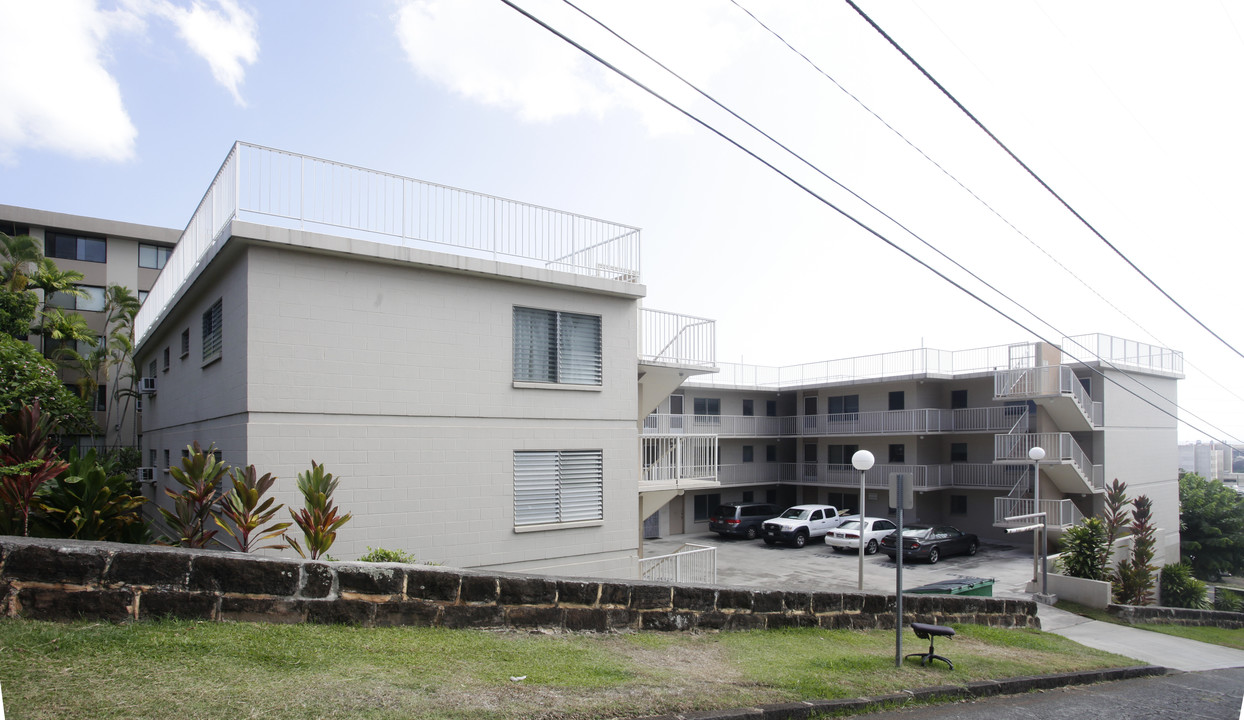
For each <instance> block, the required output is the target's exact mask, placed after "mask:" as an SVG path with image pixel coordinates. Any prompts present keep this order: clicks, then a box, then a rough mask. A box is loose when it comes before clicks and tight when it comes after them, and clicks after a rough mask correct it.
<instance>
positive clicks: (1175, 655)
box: [1037, 604, 1244, 672]
mask: <svg viewBox="0 0 1244 720" xmlns="http://www.w3.org/2000/svg"><path fill="white" fill-rule="evenodd" d="M1037 617H1038V618H1039V619H1040V620H1041V629H1042V630H1044V631H1046V632H1051V633H1054V634H1055V635H1062V636H1063V637H1065V638H1067V639H1069V640H1074V641H1076V642H1078V643H1080V644H1081V645H1086V646H1088V647H1091V648H1096V649H1098V650H1105V651H1107V652H1112V653H1118V654H1119V655H1124V656H1126V657H1130V658H1136V659H1137V660H1140V661H1142V662H1146V663H1149V664H1150V665H1161V666H1163V667H1167V668H1171V669H1173V670H1184V671H1186V672H1193V671H1197V670H1216V669H1220V668H1235V667H1244V650H1235V649H1233V648H1227V647H1222V646H1221V645H1210V644H1209V643H1203V642H1197V641H1196V640H1188V639H1186V638H1181V637H1175V636H1174V635H1167V634H1165V633H1159V632H1153V631H1151V630H1141V629H1139V628H1133V627H1127V626H1126V625H1114V624H1112V623H1106V622H1101V621H1098V620H1089V619H1088V618H1084V617H1081V616H1079V615H1075V614H1073V613H1069V612H1066V611H1064V610H1059V609H1058V608H1053V607H1050V606H1048V605H1040V604H1039V605H1037Z"/></svg>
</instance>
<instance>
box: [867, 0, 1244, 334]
mask: <svg viewBox="0 0 1244 720" xmlns="http://www.w3.org/2000/svg"><path fill="white" fill-rule="evenodd" d="M846 3H847V4H848V5H850V6H851V7H852V8H854V9H855V12H857V13H859V15H860V17H862V18H864V20H865V21H867V22H868V24H869V25H871V26H872V27H873V29H874V30H876V31H877V32H878V33H880V34H881V37H883V38H885V39H886V40H887V41H888V42H889V43H890V45H892V46H893V47H894V49H895V50H898V51H899V53H901V54H902V56H903V57H905V58H907V61H908V62H910V63H911V64H912V65H913V66H915V68H916V69H917V70H919V71H920V73H921V74H922V75H924V76H925V78H927V79H928V80H929V82H931V83H933V85H934V86H935V87H936V88H937V89H938V90H941V91H942V94H943V95H945V96H946V97H947V98H949V99H950V101H951V102H952V103H954V104H955V107H958V108H959V110H961V111H962V112H963V114H964V115H967V116H968V118H969V119H970V120H971V121H972V122H973V123H975V124H976V126H977V127H979V128H980V129H981V130H982V131H983V132H984V133H985V134H986V135H988V136H989V137H990V139H991V140H993V141H994V143H996V144H997V145H998V147H1000V148H1002V150H1003V151H1004V152H1005V153H1006V154H1007V155H1010V156H1011V159H1012V160H1014V161H1015V162H1016V163H1018V164H1019V166H1020V167H1022V168H1023V169H1024V170H1025V171H1026V172H1027V173H1028V174H1029V175H1031V176H1032V178H1033V179H1034V180H1036V181H1037V183H1038V184H1040V185H1041V187H1043V188H1045V189H1046V191H1047V192H1049V194H1050V195H1052V196H1053V197H1054V199H1056V200H1058V202H1059V203H1061V204H1062V206H1063V207H1065V208H1067V211H1068V212H1070V213H1071V214H1072V215H1074V216H1075V218H1076V219H1077V220H1079V221H1080V222H1081V223H1082V224H1083V225H1084V226H1085V227H1086V228H1088V229H1089V231H1090V232H1092V233H1093V234H1094V235H1096V236H1097V237H1098V239H1100V240H1101V241H1102V242H1103V243H1105V244H1106V247H1108V248H1110V249H1111V250H1113V251H1114V252H1115V254H1116V255H1118V256H1119V257H1120V258H1122V259H1123V262H1125V263H1127V264H1128V265H1129V266H1131V268H1132V269H1133V270H1135V271H1136V272H1137V273H1139V274H1140V276H1141V277H1143V278H1144V279H1145V280H1147V281H1148V282H1149V284H1150V285H1152V286H1153V287H1154V288H1155V289H1156V290H1157V291H1158V292H1160V293H1162V295H1163V296H1164V297H1165V298H1166V299H1167V300H1170V301H1171V302H1172V303H1174V305H1175V307H1177V308H1179V309H1180V310H1182V311H1183V313H1184V314H1185V315H1187V316H1188V317H1189V318H1191V319H1192V320H1193V321H1194V322H1195V323H1196V324H1197V325H1200V326H1201V327H1202V328H1203V329H1204V330H1205V332H1207V333H1209V334H1210V335H1213V336H1214V337H1215V338H1216V339H1217V340H1218V341H1219V342H1221V343H1222V344H1223V345H1225V346H1227V347H1228V348H1230V349H1231V351H1232V352H1234V353H1235V354H1236V355H1239V356H1240V357H1241V358H1244V353H1242V352H1240V351H1239V350H1237V349H1236V348H1235V346H1234V345H1232V344H1231V343H1229V342H1227V341H1226V339H1224V338H1223V337H1222V336H1221V335H1219V334H1218V333H1216V332H1214V331H1213V330H1211V329H1210V327H1209V326H1208V325H1206V324H1205V323H1204V322H1202V321H1201V319H1200V318H1198V317H1197V316H1196V315H1193V314H1192V312H1191V311H1190V310H1188V309H1187V308H1186V307H1184V306H1183V305H1182V304H1180V302H1179V301H1178V300H1176V299H1175V298H1174V297H1172V296H1171V294H1170V293H1168V292H1167V291H1166V290H1164V289H1163V288H1162V286H1161V285H1158V283H1157V282H1156V281H1155V280H1154V279H1153V278H1151V277H1149V276H1148V275H1147V274H1145V272H1144V271H1143V270H1141V269H1140V267H1138V266H1137V265H1136V263H1134V262H1132V260H1131V258H1129V257H1128V256H1127V255H1125V254H1123V251H1122V250H1120V249H1119V248H1117V247H1116V246H1115V245H1114V243H1112V242H1110V241H1109V240H1107V239H1106V236H1105V235H1102V234H1101V232H1099V231H1098V230H1097V228H1096V227H1094V226H1093V225H1092V223H1090V222H1089V221H1088V220H1087V219H1085V217H1084V216H1083V215H1081V214H1080V213H1079V212H1077V211H1076V209H1075V208H1073V207H1071V204H1070V203H1068V202H1067V201H1066V200H1064V199H1063V197H1062V196H1061V195H1059V194H1058V193H1057V192H1055V191H1054V188H1052V187H1050V186H1049V184H1048V183H1046V182H1045V180H1042V179H1041V176H1040V175H1037V173H1036V172H1035V171H1034V170H1033V169H1032V168H1030V167H1028V165H1027V164H1026V163H1025V162H1024V161H1023V160H1020V159H1019V156H1018V155H1016V154H1015V153H1014V152H1012V151H1011V149H1010V148H1009V147H1007V146H1006V144H1005V143H1003V142H1002V141H1001V140H1000V139H998V136H997V135H994V134H993V132H991V131H990V130H989V128H987V127H985V124H984V123H983V122H981V121H980V120H979V119H977V117H976V116H975V115H973V114H972V112H971V111H970V110H968V109H967V108H966V107H964V105H963V103H961V102H959V99H958V98H956V97H955V96H954V95H952V94H951V92H950V91H949V90H947V89H946V87H945V86H943V85H942V84H941V83H940V82H938V81H937V78H934V77H933V75H932V74H931V73H929V71H928V70H925V69H924V66H923V65H921V64H920V63H919V62H917V61H916V59H915V58H914V57H912V56H911V54H910V53H908V52H907V51H906V50H904V49H903V46H901V45H899V44H898V42H896V41H895V40H894V38H892V37H890V35H889V34H888V33H887V32H886V31H885V30H883V29H882V28H881V26H880V25H878V24H877V23H876V22H874V21H873V19H872V18H871V17H869V16H868V13H866V12H864V10H863V9H861V8H860V6H859V5H856V4H855V2H854V0H846Z"/></svg>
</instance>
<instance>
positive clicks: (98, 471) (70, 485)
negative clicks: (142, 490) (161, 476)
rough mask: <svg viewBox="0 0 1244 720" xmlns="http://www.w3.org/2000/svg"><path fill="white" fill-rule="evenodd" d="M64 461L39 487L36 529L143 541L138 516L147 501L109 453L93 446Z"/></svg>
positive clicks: (50, 533) (146, 536)
mask: <svg viewBox="0 0 1244 720" xmlns="http://www.w3.org/2000/svg"><path fill="white" fill-rule="evenodd" d="M67 465H68V467H66V468H65V470H64V471H63V472H62V473H61V474H60V475H58V476H57V477H56V478H55V479H53V480H51V481H50V482H48V483H46V484H45V485H44V486H43V487H42V488H40V490H39V495H38V503H39V510H40V516H41V517H40V520H41V522H40V523H39V525H40V527H39V529H38V530H37V531H36V532H37V534H39V535H45V536H48V537H61V538H76V539H78V540H106V541H111V542H128V543H145V542H147V541H148V539H149V536H150V532H149V531H148V529H147V524H146V522H145V521H144V520H143V515H142V505H143V503H145V502H146V498H144V497H143V496H142V495H141V494H139V493H137V492H135V490H134V487H133V484H132V483H131V482H130V480H129V478H127V477H126V475H125V473H124V472H123V471H122V470H121V466H120V464H119V463H118V462H117V460H116V459H114V458H107V457H103V458H101V457H100V456H99V455H98V454H97V453H96V452H95V450H94V449H91V450H88V451H86V453H85V454H82V455H79V454H78V452H77V450H73V451H70V453H69V459H68V463H67Z"/></svg>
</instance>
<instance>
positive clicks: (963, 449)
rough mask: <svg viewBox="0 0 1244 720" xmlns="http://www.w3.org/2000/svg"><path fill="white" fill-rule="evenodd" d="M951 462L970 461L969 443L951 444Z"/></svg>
mask: <svg viewBox="0 0 1244 720" xmlns="http://www.w3.org/2000/svg"><path fill="white" fill-rule="evenodd" d="M950 461H951V462H952V463H962V462H967V461H968V444H967V443H951V444H950Z"/></svg>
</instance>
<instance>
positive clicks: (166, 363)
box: [164, 346, 168, 372]
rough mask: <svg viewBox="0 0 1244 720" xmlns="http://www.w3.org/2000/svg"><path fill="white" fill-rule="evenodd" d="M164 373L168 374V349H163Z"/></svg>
mask: <svg viewBox="0 0 1244 720" xmlns="http://www.w3.org/2000/svg"><path fill="white" fill-rule="evenodd" d="M164 372H168V347H167V346H165V348H164Z"/></svg>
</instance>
